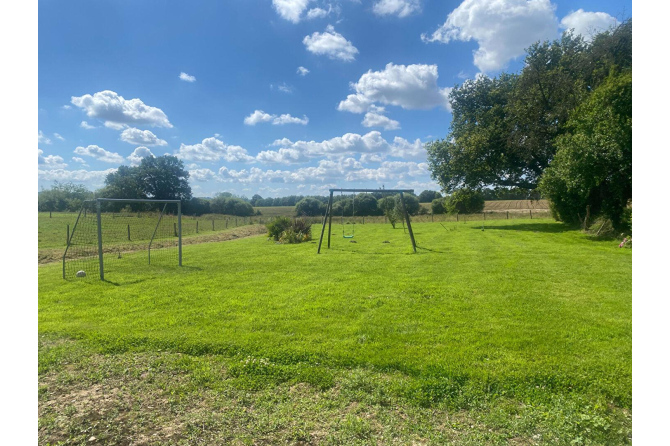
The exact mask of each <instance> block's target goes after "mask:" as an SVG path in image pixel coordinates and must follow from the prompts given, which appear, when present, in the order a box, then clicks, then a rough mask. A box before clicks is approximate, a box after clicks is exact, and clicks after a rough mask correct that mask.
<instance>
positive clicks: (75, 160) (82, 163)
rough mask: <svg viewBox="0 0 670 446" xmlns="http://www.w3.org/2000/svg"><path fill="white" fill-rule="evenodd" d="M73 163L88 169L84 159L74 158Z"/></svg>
mask: <svg viewBox="0 0 670 446" xmlns="http://www.w3.org/2000/svg"><path fill="white" fill-rule="evenodd" d="M72 161H74V162H76V163H79V164H81V165H82V166H83V167H88V164H86V160H85V159H84V158H79V157H78V156H73V157H72Z"/></svg>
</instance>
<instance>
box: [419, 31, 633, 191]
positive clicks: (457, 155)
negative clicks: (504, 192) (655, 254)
mask: <svg viewBox="0 0 670 446" xmlns="http://www.w3.org/2000/svg"><path fill="white" fill-rule="evenodd" d="M631 42H632V23H631V21H630V20H629V21H626V22H624V23H622V24H620V25H619V26H618V27H616V28H614V29H612V30H609V31H607V32H604V33H601V34H599V35H597V36H595V38H594V39H593V41H592V42H591V43H587V42H585V41H584V40H583V39H582V38H581V37H580V36H574V35H573V34H572V33H571V32H569V31H568V32H566V33H564V34H563V37H562V38H561V39H559V40H556V41H553V42H538V43H536V44H534V45H532V46H531V47H530V48H528V50H527V56H526V58H525V66H524V68H523V70H522V71H521V73H520V74H518V75H516V74H507V73H503V74H501V75H500V76H498V77H496V78H488V77H486V76H482V77H479V78H477V79H475V80H469V81H466V82H465V83H463V84H462V85H460V86H456V87H455V88H454V89H453V90H452V92H451V93H450V101H451V106H452V109H453V113H452V114H453V118H452V122H451V126H450V129H449V133H448V135H447V137H446V138H445V139H442V140H437V141H433V142H431V143H428V144H427V145H426V149H427V152H428V162H429V166H430V170H431V172H432V176H433V178H434V179H435V180H437V181H438V182H439V183H440V185H441V186H442V187H443V189H444V190H445V191H446V192H447V193H450V192H451V191H453V190H455V189H458V188H461V187H469V188H474V189H479V188H482V187H485V186H494V187H503V188H520V189H525V190H533V189H535V188H536V187H537V185H538V182H539V180H540V178H541V176H542V174H543V173H544V170H545V169H546V168H547V166H549V163H550V162H551V160H552V159H553V157H554V156H555V154H556V150H557V141H558V138H559V137H561V136H562V135H564V134H565V133H566V132H567V131H568V127H567V122H568V119H569V117H570V113H571V111H572V110H574V109H575V107H577V106H578V105H579V104H580V103H581V102H583V101H584V100H585V99H586V98H588V96H589V95H590V94H591V93H592V92H593V91H594V90H595V89H596V88H597V87H598V86H599V85H600V84H601V83H602V82H603V81H604V80H605V79H606V77H607V75H608V73H609V71H612V70H613V71H616V72H620V71H621V70H626V69H630V68H631V67H632V57H631V48H632V45H631Z"/></svg>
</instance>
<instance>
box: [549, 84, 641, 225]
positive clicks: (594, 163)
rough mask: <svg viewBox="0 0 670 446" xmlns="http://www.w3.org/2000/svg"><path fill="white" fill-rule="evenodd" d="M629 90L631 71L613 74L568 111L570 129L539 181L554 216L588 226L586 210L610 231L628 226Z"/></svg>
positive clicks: (630, 176) (560, 140) (630, 162)
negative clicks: (607, 223)
mask: <svg viewBox="0 0 670 446" xmlns="http://www.w3.org/2000/svg"><path fill="white" fill-rule="evenodd" d="M632 91H633V78H632V74H631V73H623V74H620V75H612V76H610V77H609V78H608V79H606V80H605V81H604V82H603V83H602V84H601V85H600V86H599V87H598V88H597V89H596V90H595V91H594V92H593V93H592V94H591V96H590V97H589V98H588V99H587V100H586V101H584V103H582V104H581V105H580V106H579V107H577V109H575V111H574V112H573V113H572V114H571V118H570V121H569V123H568V127H569V129H570V132H569V133H567V134H566V135H563V136H562V137H561V138H559V139H558V142H557V145H558V151H557V153H556V157H555V158H554V160H553V161H552V162H551V164H550V165H549V168H548V169H547V170H546V172H545V175H544V177H543V178H542V181H541V183H540V189H541V190H542V192H543V193H544V195H545V196H546V197H547V198H549V200H550V204H551V209H552V212H553V214H554V216H555V217H556V218H558V219H560V220H562V221H565V222H568V223H577V222H579V223H582V224H583V225H584V226H585V227H587V226H588V224H589V221H585V219H586V218H587V217H586V216H587V214H589V215H590V216H591V217H594V218H595V217H596V216H598V215H603V216H605V217H606V218H608V219H610V220H611V221H612V226H613V227H614V228H615V229H617V230H627V229H630V228H628V227H627V226H628V224H627V222H625V221H624V220H625V219H624V214H625V213H626V209H627V204H628V202H629V200H631V198H632V191H633V181H632V178H633V175H632V174H633V169H632V168H633V150H632V149H633V126H632V125H633V124H632V123H633V108H632V105H633V102H632ZM587 208H588V209H587Z"/></svg>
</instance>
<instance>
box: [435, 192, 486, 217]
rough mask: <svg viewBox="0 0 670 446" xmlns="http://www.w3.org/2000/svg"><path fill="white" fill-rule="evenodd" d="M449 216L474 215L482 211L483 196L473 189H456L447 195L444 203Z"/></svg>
mask: <svg viewBox="0 0 670 446" xmlns="http://www.w3.org/2000/svg"><path fill="white" fill-rule="evenodd" d="M444 208H445V210H446V211H447V213H449V214H474V213H477V212H481V211H483V210H484V196H483V194H482V193H481V192H480V191H478V190H474V189H468V188H463V189H457V190H455V191H453V192H452V193H451V195H449V196H448V197H447V198H446V200H445V203H444Z"/></svg>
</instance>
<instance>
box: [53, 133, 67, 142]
mask: <svg viewBox="0 0 670 446" xmlns="http://www.w3.org/2000/svg"><path fill="white" fill-rule="evenodd" d="M54 138H56V139H57V140H59V141H65V138H63V137H62V136H60V135H59V134H58V133H54Z"/></svg>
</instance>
